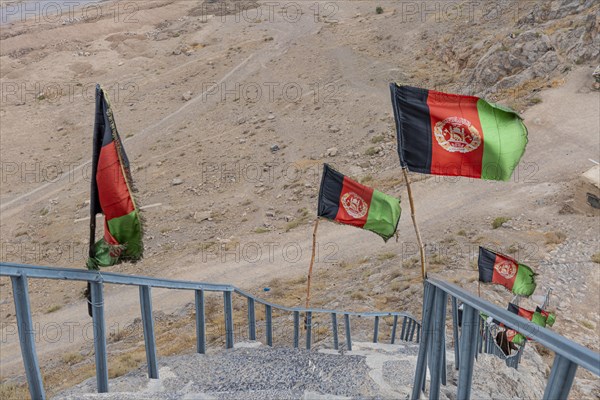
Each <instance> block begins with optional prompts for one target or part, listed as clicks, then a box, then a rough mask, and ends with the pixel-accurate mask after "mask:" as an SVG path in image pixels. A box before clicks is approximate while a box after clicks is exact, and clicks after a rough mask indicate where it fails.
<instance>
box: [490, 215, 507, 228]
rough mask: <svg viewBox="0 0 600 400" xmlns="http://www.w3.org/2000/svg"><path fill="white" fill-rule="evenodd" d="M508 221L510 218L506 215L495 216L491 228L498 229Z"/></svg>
mask: <svg viewBox="0 0 600 400" xmlns="http://www.w3.org/2000/svg"><path fill="white" fill-rule="evenodd" d="M508 221H510V218H508V217H496V218H495V219H494V221H493V222H492V228H494V229H498V228H500V227H501V226H502V225H504V224H505V223H507V222H508Z"/></svg>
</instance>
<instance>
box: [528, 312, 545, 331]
mask: <svg viewBox="0 0 600 400" xmlns="http://www.w3.org/2000/svg"><path fill="white" fill-rule="evenodd" d="M531 322H533V323H534V324H536V325H539V326H543V327H545V326H546V317H544V316H543V315H542V314H541V313H539V312H535V313H533V315H532V316H531Z"/></svg>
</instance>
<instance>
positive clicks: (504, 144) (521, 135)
mask: <svg viewBox="0 0 600 400" xmlns="http://www.w3.org/2000/svg"><path fill="white" fill-rule="evenodd" d="M477 111H478V112H479V121H480V122H481V128H482V129H483V159H482V164H481V178H482V179H491V180H500V181H508V180H510V177H511V175H512V173H513V170H514V169H515V168H516V166H517V164H519V161H520V160H521V157H522V156H523V154H524V153H525V146H527V128H526V127H525V124H523V121H522V120H521V118H520V117H519V115H518V114H517V113H515V112H514V111H510V110H508V109H506V108H503V107H501V106H499V105H496V104H490V103H488V102H486V101H485V100H482V99H479V101H478V102H477Z"/></svg>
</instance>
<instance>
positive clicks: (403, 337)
mask: <svg viewBox="0 0 600 400" xmlns="http://www.w3.org/2000/svg"><path fill="white" fill-rule="evenodd" d="M407 321H408V317H404V318H402V329H401V330H400V340H404V341H406V340H407V339H408V335H407V334H406V323H407Z"/></svg>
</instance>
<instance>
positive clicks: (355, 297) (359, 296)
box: [350, 292, 367, 300]
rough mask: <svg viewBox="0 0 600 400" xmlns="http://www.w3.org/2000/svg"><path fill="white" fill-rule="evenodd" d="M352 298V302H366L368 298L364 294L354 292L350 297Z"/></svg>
mask: <svg viewBox="0 0 600 400" xmlns="http://www.w3.org/2000/svg"><path fill="white" fill-rule="evenodd" d="M350 298H351V299H352V300H366V299H367V296H365V295H364V294H363V293H361V292H354V293H352V294H351V295H350Z"/></svg>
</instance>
